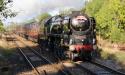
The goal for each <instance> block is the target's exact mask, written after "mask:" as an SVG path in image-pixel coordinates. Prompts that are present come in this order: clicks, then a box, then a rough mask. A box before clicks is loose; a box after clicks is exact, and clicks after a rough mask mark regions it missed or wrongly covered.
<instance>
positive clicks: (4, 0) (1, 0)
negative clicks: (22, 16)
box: [0, 0, 17, 31]
mask: <svg viewBox="0 0 125 75" xmlns="http://www.w3.org/2000/svg"><path fill="white" fill-rule="evenodd" d="M11 2H12V0H0V31H2V30H4V28H3V23H2V19H4V18H8V17H15V16H16V14H17V13H16V12H12V11H11V9H9V8H8V6H7V5H8V4H10V3H11Z"/></svg>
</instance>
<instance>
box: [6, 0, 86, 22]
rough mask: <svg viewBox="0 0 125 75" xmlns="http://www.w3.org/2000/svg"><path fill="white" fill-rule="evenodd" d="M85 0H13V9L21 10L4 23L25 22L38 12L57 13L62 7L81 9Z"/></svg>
mask: <svg viewBox="0 0 125 75" xmlns="http://www.w3.org/2000/svg"><path fill="white" fill-rule="evenodd" d="M84 1H85V0H13V7H11V9H12V10H13V11H15V12H19V13H18V15H17V16H16V17H14V18H10V19H7V20H5V22H4V23H6V24H8V23H10V22H23V21H26V20H29V19H31V18H34V17H36V16H37V15H38V14H41V13H44V12H48V13H50V14H52V15H54V14H57V13H58V11H59V10H60V9H64V8H74V9H76V10H80V9H81V8H82V7H83V5H84Z"/></svg>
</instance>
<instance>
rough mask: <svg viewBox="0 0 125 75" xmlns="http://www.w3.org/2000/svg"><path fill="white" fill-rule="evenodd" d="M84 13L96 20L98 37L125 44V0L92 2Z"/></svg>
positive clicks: (98, 0)
mask: <svg viewBox="0 0 125 75" xmlns="http://www.w3.org/2000/svg"><path fill="white" fill-rule="evenodd" d="M82 12H83V13H84V12H85V13H87V14H88V15H89V16H94V17H95V18H96V22H97V27H96V28H97V34H98V35H101V36H102V37H103V38H104V39H108V40H110V41H111V42H115V43H118V42H120V43H125V0H92V1H90V2H88V3H87V4H86V6H85V7H84V8H83V9H82Z"/></svg>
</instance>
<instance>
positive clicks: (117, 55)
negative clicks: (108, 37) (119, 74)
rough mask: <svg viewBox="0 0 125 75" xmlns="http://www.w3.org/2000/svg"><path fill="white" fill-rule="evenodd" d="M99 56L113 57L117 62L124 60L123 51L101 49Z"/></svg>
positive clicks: (124, 54)
mask: <svg viewBox="0 0 125 75" xmlns="http://www.w3.org/2000/svg"><path fill="white" fill-rule="evenodd" d="M101 57H102V58H103V59H113V60H116V61H117V62H121V63H122V62H125V51H116V52H111V49H108V50H105V49H103V50H102V51H101Z"/></svg>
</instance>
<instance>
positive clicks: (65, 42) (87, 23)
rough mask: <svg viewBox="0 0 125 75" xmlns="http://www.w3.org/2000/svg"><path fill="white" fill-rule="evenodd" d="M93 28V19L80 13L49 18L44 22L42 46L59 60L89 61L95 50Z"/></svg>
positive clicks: (94, 32)
mask: <svg viewBox="0 0 125 75" xmlns="http://www.w3.org/2000/svg"><path fill="white" fill-rule="evenodd" d="M95 26H96V22H95V19H94V18H93V17H89V16H87V15H86V14H82V13H80V12H75V13H72V14H70V15H66V16H60V15H57V16H54V17H51V18H49V19H47V20H45V22H44V40H45V41H46V43H44V44H45V45H46V47H47V48H48V49H49V50H51V51H52V52H54V53H55V55H57V56H58V57H60V58H67V57H68V58H70V59H71V60H73V61H74V60H77V59H89V60H91V59H92V57H93V56H92V55H93V51H95V50H96V49H97V46H96V30H95Z"/></svg>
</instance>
